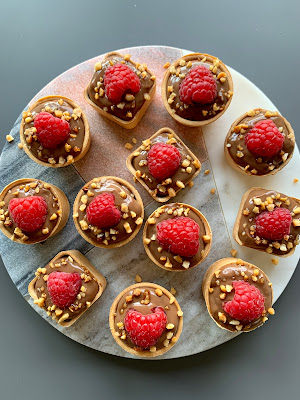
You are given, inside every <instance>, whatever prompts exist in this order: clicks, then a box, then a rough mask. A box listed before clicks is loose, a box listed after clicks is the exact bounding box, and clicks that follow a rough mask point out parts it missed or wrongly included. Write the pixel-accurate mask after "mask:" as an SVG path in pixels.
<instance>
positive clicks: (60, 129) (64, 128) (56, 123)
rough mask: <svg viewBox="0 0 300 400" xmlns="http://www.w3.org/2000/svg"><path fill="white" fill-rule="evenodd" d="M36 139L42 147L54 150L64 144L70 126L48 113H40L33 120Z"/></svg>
mask: <svg viewBox="0 0 300 400" xmlns="http://www.w3.org/2000/svg"><path fill="white" fill-rule="evenodd" d="M34 127H35V128H36V130H37V133H36V135H37V138H38V140H39V142H41V144H42V146H43V147H45V148H47V149H55V148H56V147H57V146H58V145H60V144H61V143H63V142H65V141H66V140H67V139H68V138H69V135H70V124H69V122H68V121H66V120H64V119H60V118H57V117H54V116H53V115H52V114H50V113H48V112H44V111H43V112H40V113H39V114H38V115H37V116H36V117H35V119H34Z"/></svg>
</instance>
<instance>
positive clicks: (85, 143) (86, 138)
mask: <svg viewBox="0 0 300 400" xmlns="http://www.w3.org/2000/svg"><path fill="white" fill-rule="evenodd" d="M60 99H62V100H64V101H66V102H67V103H68V104H70V105H71V106H72V107H73V108H74V109H78V110H80V112H81V118H82V120H83V123H84V140H83V144H82V149H81V152H80V153H79V154H78V156H76V157H74V158H73V160H72V161H71V162H66V163H64V164H60V163H55V164H51V163H48V162H44V161H42V160H40V159H39V158H37V157H35V155H34V154H33V153H32V152H31V150H30V149H29V147H28V144H27V142H26V139H25V135H24V126H25V118H24V116H23V117H22V121H21V126H20V140H21V143H22V145H23V149H24V151H25V153H26V154H27V155H28V156H29V157H30V158H31V159H32V160H33V161H35V162H36V163H38V164H40V165H43V166H44V167H50V168H61V167H67V166H68V165H71V164H73V163H75V162H77V161H79V160H81V159H82V158H83V157H84V156H85V155H86V153H87V152H88V150H89V148H90V144H91V136H90V127H89V123H88V120H87V117H86V115H85V113H84V112H83V110H82V109H81V108H80V107H79V105H78V104H76V103H74V101H73V100H71V99H69V98H67V97H64V96H58V95H53V96H45V97H42V98H40V99H38V100H37V101H36V102H35V103H33V104H31V105H30V106H29V108H28V110H27V111H29V112H31V111H33V110H34V109H35V108H36V107H37V106H39V105H40V104H41V103H44V102H50V101H58V100H60Z"/></svg>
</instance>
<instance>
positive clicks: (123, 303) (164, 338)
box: [109, 282, 183, 357]
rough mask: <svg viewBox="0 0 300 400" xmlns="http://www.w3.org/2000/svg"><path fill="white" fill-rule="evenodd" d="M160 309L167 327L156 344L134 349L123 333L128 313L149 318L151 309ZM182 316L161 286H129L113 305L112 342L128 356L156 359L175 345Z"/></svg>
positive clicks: (149, 284) (171, 296)
mask: <svg viewBox="0 0 300 400" xmlns="http://www.w3.org/2000/svg"><path fill="white" fill-rule="evenodd" d="M155 307H162V308H163V310H164V312H165V314H166V317H167V325H166V328H165V330H164V331H163V333H162V335H161V336H160V337H159V338H158V340H157V342H156V344H155V345H154V346H152V347H150V348H146V349H145V348H141V347H138V346H136V345H135V344H134V343H133V342H132V340H131V339H130V336H129V335H128V333H127V332H126V329H125V325H124V321H125V318H126V314H127V312H128V310H129V309H134V310H136V311H138V312H140V313H141V314H144V315H146V314H151V312H152V310H153V308H155ZM182 316H183V312H182V311H181V308H180V306H179V304H178V302H177V300H176V299H175V297H174V296H173V295H172V294H171V293H170V292H169V291H168V290H167V289H165V288H163V287H162V286H159V285H156V284H154V283H149V282H143V283H138V284H136V285H132V286H129V287H128V288H126V289H125V290H123V292H122V293H120V294H119V295H118V296H117V298H116V299H115V301H114V302H113V304H112V306H111V309H110V313H109V325H110V330H111V333H112V335H113V337H114V339H115V341H116V342H117V343H118V344H119V345H120V346H121V347H122V348H123V349H124V350H126V351H127V352H128V353H131V354H134V355H137V356H139V357H156V356H159V355H162V354H164V353H166V352H167V351H169V350H170V349H171V348H172V347H173V346H174V344H175V343H176V342H177V341H178V339H179V336H180V334H181V331H182V326H183V317H182Z"/></svg>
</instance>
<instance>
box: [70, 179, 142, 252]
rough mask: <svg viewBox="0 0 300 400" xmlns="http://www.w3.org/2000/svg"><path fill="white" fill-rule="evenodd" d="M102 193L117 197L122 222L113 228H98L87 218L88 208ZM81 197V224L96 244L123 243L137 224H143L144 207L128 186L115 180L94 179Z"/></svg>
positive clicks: (79, 217) (116, 201)
mask: <svg viewBox="0 0 300 400" xmlns="http://www.w3.org/2000/svg"><path fill="white" fill-rule="evenodd" d="M101 193H112V194H113V195H114V196H115V206H116V207H117V208H118V209H119V210H120V212H121V215H122V218H121V220H120V222H119V223H118V224H117V225H115V226H113V227H111V228H101V229H100V228H97V227H95V226H93V225H91V224H90V223H89V221H88V220H87V217H86V208H87V207H88V206H89V204H90V203H91V201H92V200H93V199H94V198H95V197H96V196H98V195H99V194H101ZM80 196H81V201H80V203H79V208H78V210H77V212H78V221H79V224H80V226H81V229H82V230H83V231H84V233H85V234H86V235H87V236H89V237H90V238H91V239H92V240H93V241H95V242H96V243H103V244H106V245H108V244H113V243H118V242H122V241H124V240H126V239H127V238H128V237H129V236H131V234H132V233H133V232H134V230H135V229H136V227H137V225H138V224H137V223H136V222H138V223H139V222H140V224H142V222H143V221H142V220H141V218H140V217H141V215H142V205H141V204H140V203H139V202H138V201H137V200H136V199H135V197H134V194H133V193H132V192H131V191H130V189H129V188H128V187H127V186H125V185H122V184H120V183H118V182H117V181H114V180H113V179H105V178H100V179H99V180H98V179H97V178H96V179H94V180H93V181H92V182H89V183H88V184H86V185H85V186H84V188H83V189H81V192H80ZM84 206H86V207H84ZM128 226H129V228H128ZM126 227H127V230H126Z"/></svg>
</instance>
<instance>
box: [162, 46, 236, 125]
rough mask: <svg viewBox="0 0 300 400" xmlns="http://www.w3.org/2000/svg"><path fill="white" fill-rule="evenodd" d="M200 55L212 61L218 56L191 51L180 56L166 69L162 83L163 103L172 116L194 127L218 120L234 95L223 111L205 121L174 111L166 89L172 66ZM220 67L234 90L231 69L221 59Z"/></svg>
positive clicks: (230, 87) (183, 123) (229, 100)
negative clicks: (187, 117) (182, 115)
mask: <svg viewBox="0 0 300 400" xmlns="http://www.w3.org/2000/svg"><path fill="white" fill-rule="evenodd" d="M198 56H204V57H206V58H207V59H208V60H210V61H212V62H213V61H214V60H217V57H214V56H211V55H209V54H204V53H191V54H188V55H186V56H183V57H180V58H178V60H176V61H174V62H173V64H171V65H170V66H169V68H168V69H167V70H166V72H165V74H164V78H163V81H162V85H161V96H162V100H163V103H164V106H165V108H166V110H167V111H168V113H169V114H170V115H171V117H172V118H173V119H175V121H177V122H179V123H180V124H182V125H185V126H190V127H194V128H195V127H199V126H204V125H208V124H211V123H212V122H214V121H216V120H217V119H218V118H220V117H221V115H223V114H224V112H225V111H226V110H227V108H228V107H229V104H230V103H231V100H232V96H230V98H229V99H228V101H227V103H226V105H225V107H224V110H223V111H221V112H220V113H218V114H216V115H215V116H214V117H212V118H210V119H207V120H203V121H191V120H188V119H185V118H182V117H180V116H179V115H177V114H176V113H175V112H173V109H172V108H171V107H170V105H169V103H168V98H167V90H166V88H167V83H168V79H169V76H170V68H171V67H172V66H174V67H175V68H177V67H178V66H179V62H180V60H185V61H187V62H188V61H193V60H194V59H195V58H196V57H198ZM219 61H220V60H219ZM219 68H220V69H221V70H222V72H225V74H226V77H227V79H228V84H229V90H231V91H232V92H233V81H232V77H231V75H230V72H229V70H228V69H227V67H226V66H225V64H223V63H222V61H220V65H219Z"/></svg>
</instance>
